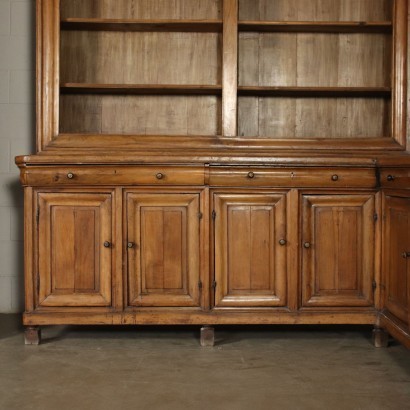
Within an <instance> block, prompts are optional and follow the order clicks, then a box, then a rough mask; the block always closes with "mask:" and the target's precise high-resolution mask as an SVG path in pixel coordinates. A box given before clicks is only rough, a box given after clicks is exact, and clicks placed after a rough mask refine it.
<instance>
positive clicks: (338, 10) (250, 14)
mask: <svg viewBox="0 0 410 410" xmlns="http://www.w3.org/2000/svg"><path fill="white" fill-rule="evenodd" d="M392 10H393V1H391V0H275V1H270V0H239V19H240V20H272V21H275V20H276V21H384V20H391V18H392Z"/></svg>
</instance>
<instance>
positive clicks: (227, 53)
mask: <svg viewBox="0 0 410 410" xmlns="http://www.w3.org/2000/svg"><path fill="white" fill-rule="evenodd" d="M238 8H239V6H238V0H223V58H222V135H223V136H224V137H234V136H236V135H237V128H238V115H237V112H238V97H237V95H238V93H237V90H238Z"/></svg>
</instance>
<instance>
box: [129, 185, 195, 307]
mask: <svg viewBox="0 0 410 410" xmlns="http://www.w3.org/2000/svg"><path fill="white" fill-rule="evenodd" d="M199 216H200V194H199V193H177V192H166V193H143V192H141V193H136V192H135V193H128V194H127V228H128V297H129V305H130V306H158V307H160V306H164V307H165V306H170V307H172V306H192V307H193V306H199V305H200V286H199V280H200V263H199V252H200V251H199V246H200V238H199V237H200V229H199Z"/></svg>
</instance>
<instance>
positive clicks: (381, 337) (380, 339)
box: [373, 327, 389, 347]
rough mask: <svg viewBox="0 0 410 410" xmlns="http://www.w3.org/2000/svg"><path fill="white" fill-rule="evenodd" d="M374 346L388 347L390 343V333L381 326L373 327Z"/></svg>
mask: <svg viewBox="0 0 410 410" xmlns="http://www.w3.org/2000/svg"><path fill="white" fill-rule="evenodd" d="M373 343H374V347H387V346H388V345H389V334H388V333H387V332H386V331H385V330H384V329H382V328H380V327H375V328H374V329H373Z"/></svg>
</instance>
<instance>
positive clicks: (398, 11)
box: [392, 0, 408, 148]
mask: <svg viewBox="0 0 410 410" xmlns="http://www.w3.org/2000/svg"><path fill="white" fill-rule="evenodd" d="M407 12H408V7H407V1H406V0H395V2H394V16H393V18H394V21H395V25H394V33H393V35H394V39H393V44H394V50H393V73H394V76H393V78H392V87H393V99H392V104H393V106H392V111H393V112H392V118H393V130H392V132H393V134H392V136H393V138H394V139H395V140H396V141H397V142H398V143H399V144H400V145H401V146H403V148H406V138H407V132H406V128H407V127H406V124H407V98H406V95H407Z"/></svg>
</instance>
